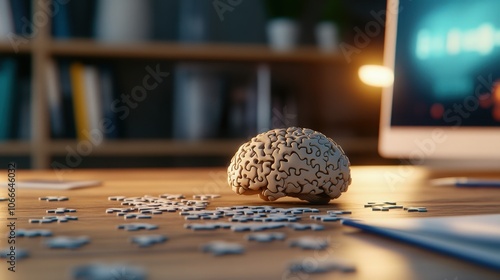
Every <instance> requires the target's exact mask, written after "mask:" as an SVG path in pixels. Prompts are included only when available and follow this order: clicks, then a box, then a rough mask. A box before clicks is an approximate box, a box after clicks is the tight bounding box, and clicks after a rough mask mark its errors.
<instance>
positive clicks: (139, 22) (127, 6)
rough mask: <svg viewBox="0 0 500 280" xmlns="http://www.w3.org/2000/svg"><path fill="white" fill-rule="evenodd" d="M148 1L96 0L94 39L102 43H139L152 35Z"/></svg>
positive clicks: (149, 3)
mask: <svg viewBox="0 0 500 280" xmlns="http://www.w3.org/2000/svg"><path fill="white" fill-rule="evenodd" d="M151 8H152V7H151V2H150V1H149V0H140V1H137V0H98V1H97V10H96V18H95V21H96V22H95V32H94V34H95V38H96V39H97V40H99V41H104V42H140V41H145V40H149V39H150V38H151V33H152V30H153V29H152V26H151V23H152V11H151Z"/></svg>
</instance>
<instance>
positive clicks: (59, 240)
mask: <svg viewBox="0 0 500 280" xmlns="http://www.w3.org/2000/svg"><path fill="white" fill-rule="evenodd" d="M89 242H90V238H88V237H86V236H80V237H68V236H58V237H53V238H50V239H48V240H46V241H45V245H46V246H47V247H49V248H52V249H77V248H80V247H82V246H83V245H85V244H87V243H89Z"/></svg>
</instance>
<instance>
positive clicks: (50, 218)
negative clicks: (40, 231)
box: [28, 215, 78, 224]
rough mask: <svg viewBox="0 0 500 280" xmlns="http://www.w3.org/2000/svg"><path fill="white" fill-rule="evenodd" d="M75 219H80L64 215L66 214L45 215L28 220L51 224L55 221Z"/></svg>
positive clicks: (62, 221) (34, 222)
mask: <svg viewBox="0 0 500 280" xmlns="http://www.w3.org/2000/svg"><path fill="white" fill-rule="evenodd" d="M75 220H78V217H76V216H69V215H64V216H44V217H42V218H41V219H29V220H28V222H29V223H31V224H50V223H54V222H58V223H66V222H68V221H75Z"/></svg>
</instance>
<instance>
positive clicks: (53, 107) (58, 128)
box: [45, 60, 65, 138]
mask: <svg viewBox="0 0 500 280" xmlns="http://www.w3.org/2000/svg"><path fill="white" fill-rule="evenodd" d="M59 73H60V71H59V67H58V65H57V62H56V61H54V60H49V61H48V62H47V71H46V72H45V74H46V81H47V97H48V101H49V113H50V130H51V134H52V137H54V138H62V137H64V133H65V126H64V117H65V116H64V111H63V108H64V107H63V97H62V88H61V87H62V83H61V78H60V75H59Z"/></svg>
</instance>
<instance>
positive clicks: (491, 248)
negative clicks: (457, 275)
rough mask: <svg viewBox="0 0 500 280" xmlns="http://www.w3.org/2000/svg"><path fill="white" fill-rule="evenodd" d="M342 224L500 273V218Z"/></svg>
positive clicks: (499, 216)
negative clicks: (499, 271) (483, 266)
mask: <svg viewBox="0 0 500 280" xmlns="http://www.w3.org/2000/svg"><path fill="white" fill-rule="evenodd" d="M342 223H343V225H346V226H352V227H356V228H359V229H362V230H365V231H368V232H372V233H376V234H380V235H383V236H387V237H390V238H394V239H397V240H400V241H404V242H408V243H411V244H414V245H418V246H420V247H422V248H425V249H430V250H433V251H437V252H441V253H445V254H448V255H452V256H455V257H458V258H461V259H464V260H468V261H471V262H474V263H478V264H481V265H485V266H488V267H491V268H494V269H498V270H500V214H492V215H473V216H454V217H431V218H403V219H390V220H383V221H359V220H352V219H346V220H344V221H343V222H342Z"/></svg>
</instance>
